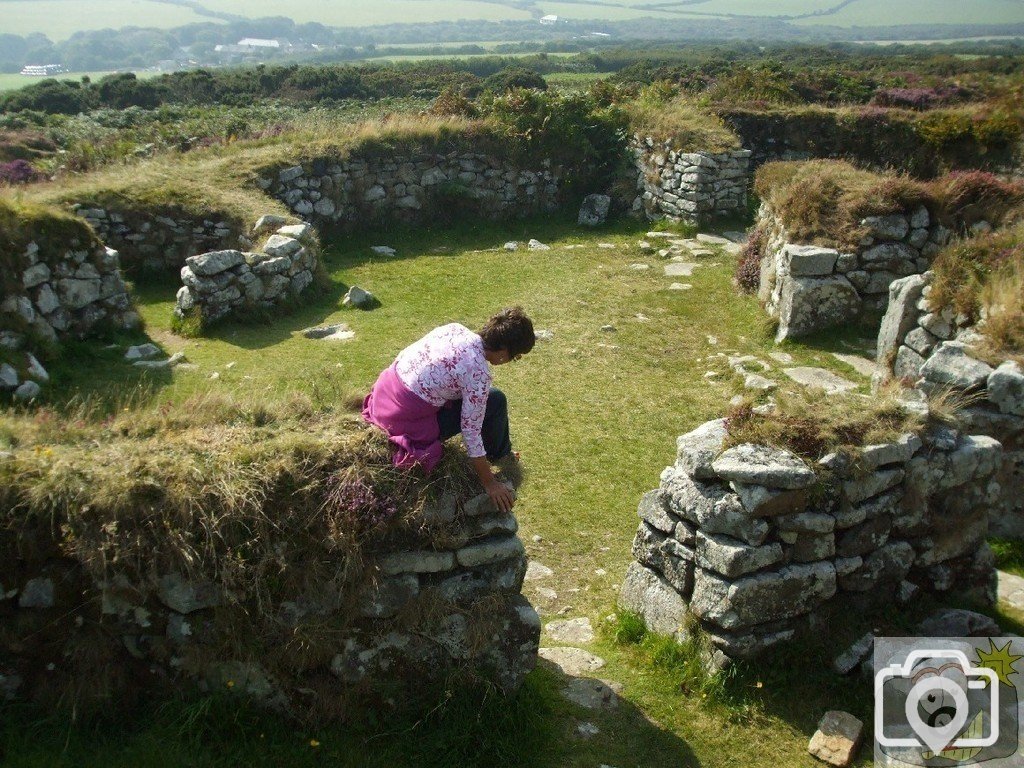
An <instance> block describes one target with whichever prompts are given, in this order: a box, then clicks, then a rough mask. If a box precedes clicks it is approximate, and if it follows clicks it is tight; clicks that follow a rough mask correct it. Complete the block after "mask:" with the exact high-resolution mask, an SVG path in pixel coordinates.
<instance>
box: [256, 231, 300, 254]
mask: <svg viewBox="0 0 1024 768" xmlns="http://www.w3.org/2000/svg"><path fill="white" fill-rule="evenodd" d="M300 250H302V243H300V242H299V241H298V240H297V239H296V238H294V237H286V236H284V235H278V234H274V235H271V236H270V237H269V238H268V240H267V242H266V243H265V244H264V245H263V253H265V254H267V255H268V256H270V257H272V258H277V257H279V256H288V257H294V256H295V254H297V253H298V252H299V251H300Z"/></svg>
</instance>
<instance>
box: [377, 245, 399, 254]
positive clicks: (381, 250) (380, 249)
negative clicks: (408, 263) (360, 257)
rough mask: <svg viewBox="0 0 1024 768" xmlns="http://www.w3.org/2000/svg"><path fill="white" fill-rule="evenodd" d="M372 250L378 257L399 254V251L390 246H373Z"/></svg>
mask: <svg viewBox="0 0 1024 768" xmlns="http://www.w3.org/2000/svg"><path fill="white" fill-rule="evenodd" d="M370 250H371V251H373V252H374V253H376V254H377V255H378V256H394V255H395V254H397V253H398V251H396V250H395V249H394V248H392V247H391V246H389V245H371V246H370Z"/></svg>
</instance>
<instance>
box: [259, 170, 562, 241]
mask: <svg viewBox="0 0 1024 768" xmlns="http://www.w3.org/2000/svg"><path fill="white" fill-rule="evenodd" d="M560 177H561V171H560V169H558V168H553V167H552V164H551V162H550V161H549V160H544V161H542V162H541V163H540V167H538V168H532V169H527V168H521V167H519V165H518V164H517V163H515V162H513V161H511V160H509V159H507V158H501V157H497V156H495V155H489V154H483V153H480V152H472V151H453V152H448V153H443V154H442V153H430V152H418V153H413V154H409V155H389V156H370V155H367V156H353V157H349V158H344V159H342V158H321V159H316V160H312V161H308V162H304V163H302V164H298V165H290V166H287V167H284V168H278V169H275V170H273V171H272V172H268V173H267V174H265V175H264V176H263V177H262V178H260V179H259V182H258V183H259V186H260V188H261V189H263V190H265V191H266V192H267V193H268V194H271V195H273V196H274V197H276V198H277V199H278V200H280V201H281V202H283V203H284V204H285V205H286V206H288V208H290V209H291V210H292V211H294V213H295V214H296V215H297V216H301V217H302V218H303V219H305V220H307V221H312V222H317V223H331V224H336V225H340V226H347V227H349V228H353V227H356V226H365V225H368V224H373V223H379V222H381V221H385V220H386V221H401V222H406V223H414V222H418V221H424V220H427V219H429V218H430V217H431V216H432V215H433V214H434V213H435V212H436V211H437V209H438V207H442V208H446V209H447V208H451V207H453V206H456V205H457V206H460V207H463V208H465V209H466V210H467V211H470V210H471V211H472V212H474V213H476V214H479V215H482V216H485V217H487V218H495V219H498V218H508V217H512V216H523V215H528V214H530V213H538V212H542V211H550V210H554V209H555V208H556V207H557V206H558V204H559V202H560V197H559V183H560Z"/></svg>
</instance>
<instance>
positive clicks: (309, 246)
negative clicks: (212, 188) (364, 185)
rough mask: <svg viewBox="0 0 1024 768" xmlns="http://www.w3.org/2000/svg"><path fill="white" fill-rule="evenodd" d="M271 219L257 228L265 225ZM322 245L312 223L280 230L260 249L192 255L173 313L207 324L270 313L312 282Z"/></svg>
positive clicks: (186, 264)
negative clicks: (244, 313) (249, 313)
mask: <svg viewBox="0 0 1024 768" xmlns="http://www.w3.org/2000/svg"><path fill="white" fill-rule="evenodd" d="M265 220H266V217H264V218H263V219H261V220H260V221H259V222H257V225H256V230H259V229H261V228H262V227H264V226H266V221H265ZM318 268H319V247H318V245H317V242H316V239H315V237H314V236H313V229H312V227H310V226H309V225H308V224H301V225H295V226H285V227H280V228H278V229H277V231H276V232H275V233H274V234H273V235H271V236H270V237H269V238H268V239H267V241H266V242H265V243H264V244H263V246H262V248H261V250H259V251H253V252H243V251H237V250H227V251H211V252H210V253H203V254H199V255H197V256H189V257H188V258H187V259H186V260H185V266H184V267H182V268H181V281H182V283H184V285H183V286H182V287H181V288H180V289H179V290H178V296H177V301H176V304H175V308H174V313H175V315H176V316H177V317H178V318H181V319H184V318H186V317H190V316H193V315H196V314H198V315H199V316H200V317H201V318H202V321H203V323H204V324H205V323H210V322H214V321H216V320H220V319H221V318H223V317H226V316H227V315H229V314H232V313H237V312H239V311H244V310H254V309H271V308H274V307H277V306H280V305H282V304H284V303H285V302H287V301H289V300H291V299H294V298H295V297H297V296H299V295H300V294H301V293H302V292H303V291H305V290H306V289H307V288H309V286H311V285H312V284H313V281H314V277H313V276H314V274H315V273H316V271H317V269H318Z"/></svg>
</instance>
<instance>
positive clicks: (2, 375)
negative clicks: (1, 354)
mask: <svg viewBox="0 0 1024 768" xmlns="http://www.w3.org/2000/svg"><path fill="white" fill-rule="evenodd" d="M17 386H18V372H17V371H16V370H14V368H13V367H12V366H10V365H8V364H7V363H0V388H2V389H15V388H16V387H17Z"/></svg>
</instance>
